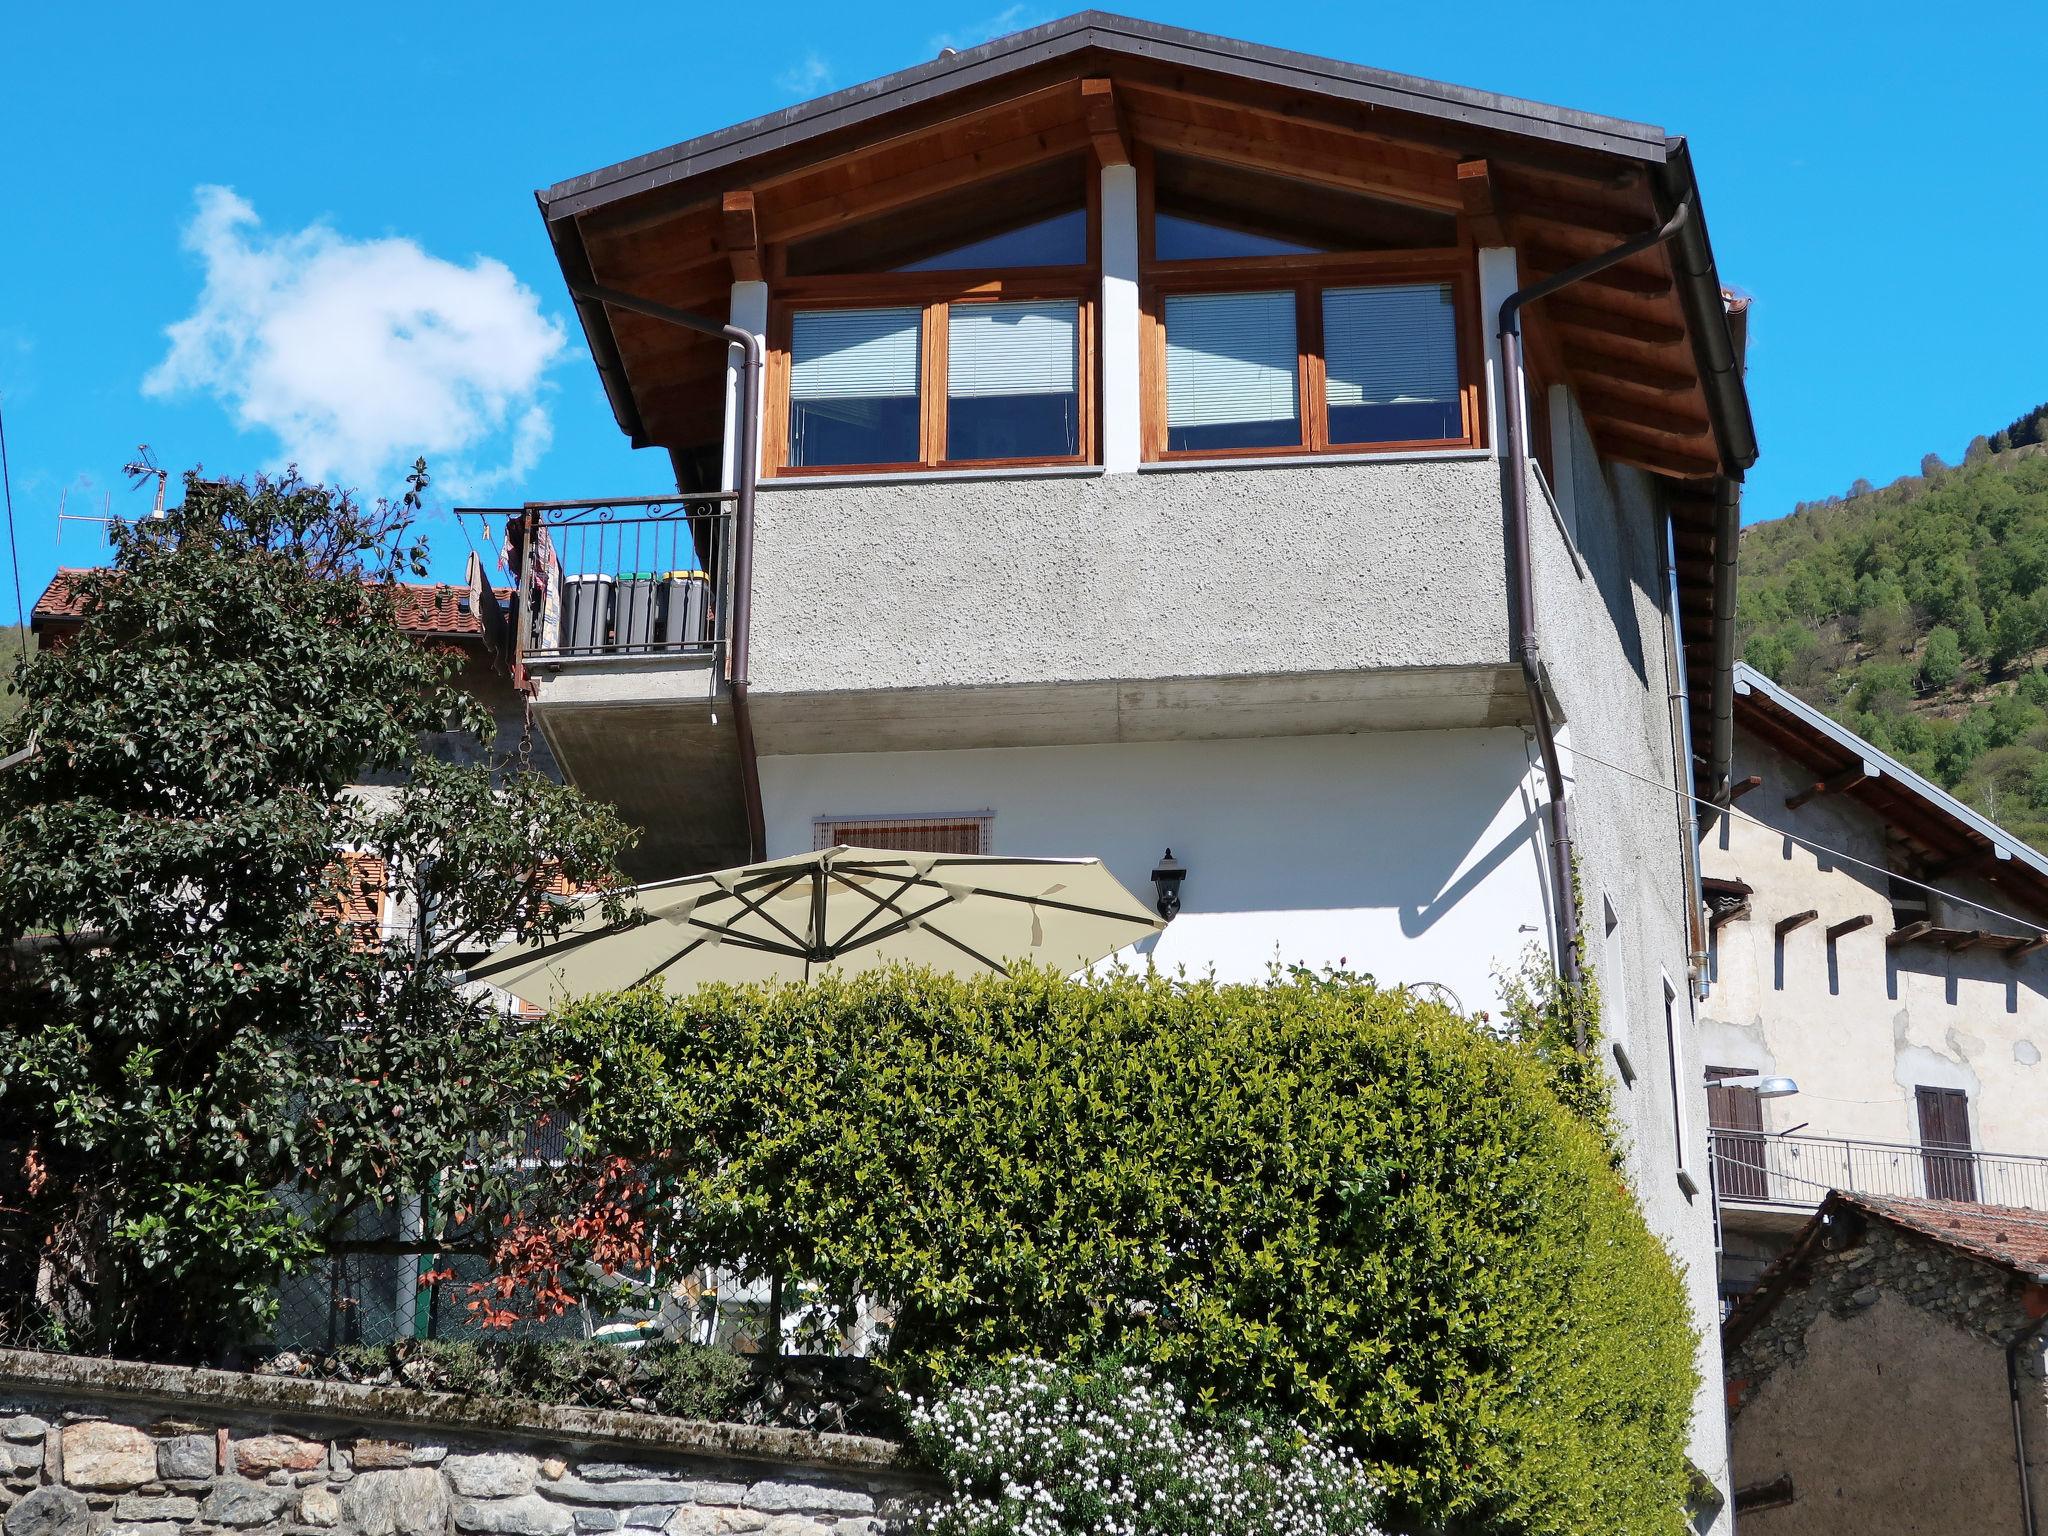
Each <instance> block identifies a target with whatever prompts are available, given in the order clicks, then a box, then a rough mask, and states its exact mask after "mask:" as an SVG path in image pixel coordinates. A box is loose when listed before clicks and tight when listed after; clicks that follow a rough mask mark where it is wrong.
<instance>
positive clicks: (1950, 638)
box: [1920, 625, 1963, 693]
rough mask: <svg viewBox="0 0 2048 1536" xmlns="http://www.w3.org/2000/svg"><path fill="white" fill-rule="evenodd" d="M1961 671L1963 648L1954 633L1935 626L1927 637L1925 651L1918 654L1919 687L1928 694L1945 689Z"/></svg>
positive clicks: (1943, 627) (1942, 626) (1941, 626)
mask: <svg viewBox="0 0 2048 1536" xmlns="http://www.w3.org/2000/svg"><path fill="white" fill-rule="evenodd" d="M1962 670H1963V648H1962V646H1961V644H1960V643H1958V641H1957V640H1956V632H1955V631H1954V630H1952V629H1950V628H1948V627H1947V626H1946V625H1937V626H1936V627H1935V628H1934V629H1932V630H1930V631H1929V632H1928V635H1927V649H1926V650H1924V651H1922V652H1921V653H1920V686H1921V687H1922V688H1923V689H1925V690H1926V691H1928V692H1929V693H1932V692H1934V691H1935V690H1936V689H1938V688H1946V687H1948V686H1949V685H1950V684H1951V683H1953V682H1954V681H1955V680H1956V676H1957V674H1958V673H1960V672H1961V671H1962Z"/></svg>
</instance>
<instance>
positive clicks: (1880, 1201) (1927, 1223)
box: [1833, 1192, 2048, 1279]
mask: <svg viewBox="0 0 2048 1536" xmlns="http://www.w3.org/2000/svg"><path fill="white" fill-rule="evenodd" d="M1833 1198H1834V1200H1836V1201H1839V1202H1840V1203H1841V1204H1843V1205H1846V1206H1849V1207H1851V1208H1853V1209H1855V1210H1859V1211H1863V1212H1865V1213H1866V1214H1868V1215H1871V1216H1875V1217H1877V1218H1878V1219H1879V1220H1881V1221H1888V1222H1890V1223H1891V1224H1892V1225H1893V1226H1895V1227H1900V1228H1903V1229H1905V1230H1906V1231H1909V1232H1912V1233H1914V1234H1916V1235H1918V1236H1920V1237H1924V1238H1928V1239H1930V1240H1931V1241H1933V1242H1937V1243H1940V1244H1941V1245H1942V1246H1944V1247H1946V1248H1952V1249H1954V1250H1955V1251H1956V1252H1958V1253H1962V1254H1967V1255H1968V1256H1969V1257H1971V1258H1973V1259H1982V1260H1983V1261H1984V1262H1985V1263H1987V1264H1997V1265H2001V1266H2002V1267H2004V1268H2006V1269H2010V1270H2013V1271H2014V1272H2015V1273H2018V1274H2022V1275H2025V1276H2027V1277H2028V1278H2029V1279H2041V1278H2043V1277H2048V1211H2035V1210H2028V1209H2026V1208H2025V1207H2022V1206H2016V1205H1966V1204H1964V1203H1963V1202H1961V1201H1958V1200H1912V1199H1907V1198H1905V1197H1903V1196H1892V1195H1852V1194H1847V1193H1840V1192H1838V1193H1837V1194H1836V1195H1835V1196H1834V1197H1833Z"/></svg>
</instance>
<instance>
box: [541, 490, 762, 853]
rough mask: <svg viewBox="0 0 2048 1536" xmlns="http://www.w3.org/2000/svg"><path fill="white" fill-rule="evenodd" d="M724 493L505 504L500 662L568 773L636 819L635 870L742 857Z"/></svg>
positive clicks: (729, 519)
mask: <svg viewBox="0 0 2048 1536" xmlns="http://www.w3.org/2000/svg"><path fill="white" fill-rule="evenodd" d="M733 504H734V497H733V496H731V495H730V494H724V495H705V496H691V497H670V498H659V497H656V498H645V497H643V498H633V499H622V500H597V501H573V502H547V503H540V502H533V503H528V504H527V505H526V506H524V507H521V508H519V509H518V511H517V512H515V513H512V514H511V515H510V516H509V517H508V519H507V537H508V542H509V543H510V545H511V547H512V552H513V557H514V559H515V561H516V562H517V569H518V570H519V572H520V582H519V589H518V591H519V596H518V599H517V601H516V603H515V606H514V612H513V618H512V630H513V633H512V661H513V665H514V669H515V671H516V672H518V673H520V674H521V675H523V676H524V677H525V678H526V679H527V680H528V681H529V682H530V683H531V685H532V688H533V718H534V723H535V725H536V726H537V727H538V728H539V729H540V731H541V734H542V735H543V736H544V737H546V739H547V742H548V745H549V747H550V748H551V749H552V750H553V752H554V754H555V760H556V761H557V762H558V763H560V764H561V766H562V771H563V773H564V774H565V775H566V776H567V777H568V779H569V780H570V781H571V782H572V783H574V784H575V785H576V786H577V787H578V788H580V789H582V790H584V791H585V792H586V793H588V794H591V795H593V796H595V797H597V798H598V799H601V800H606V801H609V802H611V803H612V804H613V805H615V806H617V807H618V809H619V811H620V813H621V814H622V815H624V816H625V818H626V819H627V820H628V821H630V822H632V823H633V824H634V825H636V826H637V827H639V828H640V829H641V841H640V845H639V847H638V848H637V849H636V850H635V852H634V855H633V856H632V858H631V859H629V861H628V871H629V873H632V874H634V875H636V876H638V877H640V878H650V879H651V878H657V877H660V876H667V875H675V874H680V873H685V872H690V871H694V870H701V869H714V868H718V867H721V866H723V865H728V864H738V863H743V862H744V861H745V859H746V857H747V835H746V815H745V808H744V803H743V800H742V796H741V787H740V785H741V776H740V760H739V742H738V738H737V734H736V731H735V728H734V721H733V712H732V710H731V708H730V707H729V705H726V694H725V686H726V679H727V660H728V654H729V640H730V632H729V624H730V616H731V612H732V604H731V602H730V600H729V594H730V592H731V565H732V536H731V535H732V524H733V513H734V505H733ZM722 706H725V707H722Z"/></svg>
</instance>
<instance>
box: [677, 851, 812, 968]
mask: <svg viewBox="0 0 2048 1536" xmlns="http://www.w3.org/2000/svg"><path fill="white" fill-rule="evenodd" d="M810 873H811V872H810V871H809V870H808V869H799V870H798V871H796V873H795V874H793V875H791V876H790V877H789V878H788V879H786V880H784V881H783V882H782V883H781V884H780V885H778V886H776V887H775V889H774V890H772V891H770V892H768V893H767V894H766V895H765V896H762V897H761V898H760V899H759V900H756V899H755V898H754V897H752V896H742V895H741V894H740V893H739V892H738V891H733V892H730V893H729V894H730V895H731V896H732V899H733V900H734V901H737V902H738V903H739V904H740V905H741V906H742V907H744V908H745V909H746V911H747V912H752V913H754V914H755V915H756V916H758V917H759V918H760V919H761V920H762V921H763V922H765V923H767V924H768V925H769V926H770V927H772V928H773V929H775V931H776V932H777V933H779V934H781V935H782V936H783V937H784V938H785V939H787V940H789V942H790V943H792V944H794V945H796V946H797V947H798V950H799V952H805V953H807V952H808V950H809V946H808V945H806V944H805V943H804V940H803V935H801V934H799V933H796V932H794V931H792V930H791V929H789V928H787V927H785V926H784V925H783V922H782V920H781V919H780V918H778V917H777V916H776V915H775V914H774V913H772V912H770V911H768V910H767V909H766V908H765V907H763V906H762V905H761V903H762V902H766V901H773V900H774V899H775V898H776V897H778V896H780V895H781V894H782V893H783V892H784V891H786V890H788V889H789V888H790V887H791V886H792V885H795V884H796V883H797V881H799V880H805V879H808V878H810ZM744 915H745V914H744V913H734V914H733V916H732V918H731V920H730V921H728V923H727V924H726V930H727V932H731V928H732V924H733V923H736V922H738V921H739V920H740V918H741V917H742V916H744ZM693 921H694V919H693ZM735 937H737V935H735Z"/></svg>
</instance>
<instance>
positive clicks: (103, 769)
mask: <svg viewBox="0 0 2048 1536" xmlns="http://www.w3.org/2000/svg"><path fill="white" fill-rule="evenodd" d="M424 483H425V469H424V465H421V466H417V467H416V470H415V475H414V479H413V489H412V491H411V493H409V494H408V496H407V497H406V498H405V500H404V501H402V502H400V503H398V504H396V505H386V504H384V503H379V504H377V505H376V506H374V507H370V508H364V507H362V506H359V505H358V504H357V503H355V502H354V501H353V500H352V499H351V498H350V497H348V496H346V495H337V494H335V493H332V492H329V491H326V490H323V489H320V488H318V487H315V486H310V485H307V484H304V483H302V482H300V481H299V480H297V479H296V478H295V477H291V476H287V477H285V478H284V479H281V480H275V481H272V480H264V479H258V480H256V481H255V482H253V483H252V484H242V483H237V482H221V481H207V480H202V479H200V478H199V477H198V476H197V475H189V476H187V477H186V487H185V500H184V504H183V506H182V507H180V508H178V509H175V510H173V511H172V512H170V513H169V514H168V515H167V516H165V517H164V518H163V519H162V520H160V521H154V520H153V521H149V522H144V523H139V524H133V525H126V526H123V525H116V529H115V550H114V561H113V564H112V566H111V567H110V568H108V569H105V570H101V571H97V572H94V573H92V574H90V575H87V576H86V577H85V578H84V579H83V581H82V583H81V592H82V596H83V600H84V603H85V606H86V611H87V617H86V620H85V623H84V625H83V627H82V629H81V631H80V632H79V634H78V635H77V636H76V637H75V639H73V640H72V641H71V642H70V643H69V644H68V645H66V646H64V647H63V648H61V649H58V650H55V651H49V652H44V653H41V654H39V655H37V656H35V657H34V658H33V659H32V660H30V661H28V662H27V663H25V664H24V665H23V666H22V667H21V668H20V669H19V671H18V673H17V683H18V686H19V687H20V690H21V692H22V694H23V696H24V708H23V711H22V713H21V716H20V717H19V719H18V720H16V721H15V722H14V723H13V724H12V725H11V726H9V727H8V728H7V729H6V732H5V734H4V735H0V746H4V747H6V748H8V749H10V750H11V749H15V748H20V747H22V746H23V745H25V744H29V745H32V747H33V750H32V751H31V752H30V755H29V756H28V757H27V758H26V759H25V760H23V761H21V762H19V763H17V764H16V765H15V766H14V767H12V768H10V769H8V770H6V771H5V772H4V773H0V936H4V938H5V939H6V940H8V941H11V949H10V952H11V954H12V956H13V963H12V964H11V966H10V967H9V968H8V970H7V971H6V972H5V974H4V977H0V1126H4V1127H5V1130H4V1132H0V1137H4V1141H0V1150H4V1152H5V1154H6V1156H5V1158H4V1161H5V1163H6V1164H8V1165H9V1166H8V1167H7V1169H6V1175H7V1185H6V1186H5V1187H6V1189H7V1193H9V1194H10V1195H12V1197H13V1198H12V1199H11V1200H10V1201H9V1204H10V1205H12V1207H13V1209H12V1210H11V1211H10V1212H9V1213H8V1216H9V1220H8V1226H7V1230H6V1233H5V1234H4V1235H5V1236H6V1238H7V1239H8V1246H7V1247H6V1249H5V1251H4V1252H0V1264H4V1265H6V1266H7V1267H8V1268H10V1269H11V1270H12V1271H13V1276H12V1278H15V1279H17V1280H19V1281H20V1282H22V1283H21V1284H20V1285H18V1286H17V1287H16V1288H15V1289H14V1291H13V1296H14V1299H15V1305H16V1306H17V1307H23V1306H26V1305H29V1296H30V1295H31V1293H32V1296H33V1304H32V1307H33V1312H34V1319H35V1320H36V1321H37V1322H38V1323H39V1325H40V1326H42V1327H44V1328H45V1329H46V1330H47V1331H48V1332H49V1333H50V1334H52V1335H53V1336H61V1337H62V1338H63V1339H64V1340H65V1341H66V1342H69V1343H73V1344H76V1345H79V1346H81V1347H92V1348H120V1349H125V1350H134V1351H139V1352H144V1353H147V1354H150V1355H154V1356H159V1357H163V1356H170V1357H178V1356H191V1355H201V1354H205V1353H207V1352H209V1351H211V1350H214V1349H216V1348H218V1347H220V1346H221V1345H223V1344H226V1343H231V1342H234V1341H236V1340H237V1339H242V1338H248V1337H250V1336H251V1334H252V1332H253V1331H254V1330H257V1329H260V1328H261V1326H262V1324H263V1322H264V1319H265V1314H266V1309H267V1308H268V1306H269V1305H270V1304H271V1298H272V1295H273V1287H274V1284H275V1281H276V1279H277V1277H278V1275H279V1274H280V1273H281V1272H282V1271H285V1270H287V1269H289V1268H291V1267H292V1266H293V1265H295V1264H298V1263H301V1262H303V1261H305V1260H306V1259H307V1258H308V1256H309V1255H310V1254H311V1253H312V1252H313V1251H314V1250H315V1249H316V1248H317V1247H319V1246H322V1245H324V1244H325V1243H327V1242H328V1241H329V1239H330V1238H331V1236H332V1233H331V1232H330V1230H329V1229H330V1227H332V1226H333V1225H334V1224H335V1223H336V1222H338V1220H339V1218H340V1216H341V1215H342V1213H344V1212H347V1211H348V1210H350V1209H351V1208H352V1207H356V1206H358V1205H360V1204H361V1203H362V1202H365V1201H369V1202H373V1203H388V1202H390V1201H393V1200H397V1199H402V1198H406V1197H411V1196H421V1197H424V1198H426V1200H427V1202H428V1203H427V1210H428V1218H427V1224H428V1227H429V1229H430V1231H429V1234H428V1235H429V1237H430V1238H431V1239H437V1240H438V1244H439V1245H440V1246H460V1245H461V1244H462V1243H463V1242H464V1241H468V1242H470V1243H472V1244H476V1243H482V1242H485V1241H487V1240H488V1235H489V1233H488V1224H487V1222H486V1220H485V1218H484V1216H483V1215H482V1214H477V1213H485V1212H489V1211H493V1210H496V1209H498V1208H499V1207H500V1205H501V1204H502V1202H503V1200H504V1199H506V1198H509V1192H508V1191H507V1190H506V1188H505V1187H504V1185H503V1178H504V1175H503V1174H502V1173H500V1172H497V1171H495V1170H496V1169H498V1168H500V1167H501V1166H502V1164H500V1163H497V1162H494V1161H493V1160H492V1159H491V1158H490V1156H489V1155H488V1153H489V1149H490V1148H491V1147H493V1146H495V1145H497V1144H498V1142H499V1141H500V1140H501V1139H503V1138H510V1137H514V1136H517V1135H520V1134H523V1133H524V1132H525V1131H526V1130H527V1129H528V1128H529V1126H530V1123H531V1118H532V1116H533V1114H534V1113H535V1109H534V1106H535V1105H536V1103H538V1102H542V1101H543V1096H544V1095H545V1093H546V1091H547V1090H546V1080H547V1065H546V1063H545V1062H544V1061H543V1060H541V1059H540V1058H539V1057H538V1055H537V1054H536V1052H535V1050H534V1048H533V1047H532V1046H531V1044H530V1043H529V1042H528V1041H527V1040H525V1038H524V1037H522V1036H521V1034H520V1033H519V1032H518V1031H517V1030H516V1029H514V1028H513V1027H512V1026H511V1025H510V1024H509V1023H508V1022H507V1021H506V1020H505V1019H504V1018H502V1017H501V1016H500V1014H499V1013H498V1011H497V1010H495V1009H494V1008H493V1007H492V1006H491V1005H490V1004H489V1003H488V1002H487V1001H486V1000H485V999H484V998H483V997H480V996H475V995H472V994H471V991H469V990H466V989H465V988H464V987H463V986H462V985H461V984H460V977H459V973H458V972H457V971H456V970H455V969H454V967H453V965H452V963H451V956H452V952H453V950H454V948H455V946H457V945H458V944H460V943H463V942H468V943H478V942H485V943H487V942H489V941H490V940H491V939H492V938H494V937H495V936H496V935H498V934H500V933H502V932H504V931H507V930H511V931H514V932H518V933H523V934H529V935H535V934H545V933H547V932H549V931H552V930H555V929H557V928H558V927H559V925H560V923H561V922H562V921H563V917H562V914H561V912H560V910H559V908H558V907H557V905H556V904H555V903H554V902H553V901H552V900H550V898H549V895H548V892H549V890H550V889H551V888H553V887H554V886H555V885H556V884H557V883H558V882H560V881H564V880H566V881H569V882H573V883H575V884H577V885H582V886H589V887H592V888H595V889H598V890H600V891H602V892H605V893H608V894H607V896H606V899H607V900H613V899H615V897H614V896H612V895H610V894H609V893H614V892H615V891H616V889H617V877H616V876H615V875H614V874H612V873H611V871H612V866H613V864H614V861H615V856H616V854H617V853H618V851H619V850H620V849H621V847H622V845H623V839H624V833H623V829H622V828H621V826H620V825H619V823H618V821H617V819H616V817H615V816H614V815H613V814H612V813H611V812H610V811H609V810H607V809H603V808H599V807H596V806H594V805H592V804H591V803H589V802H587V801H584V800H583V799H582V798H581V797H579V796H578V795H577V794H576V793H575V792H574V791H572V790H569V789H565V788H563V787H561V786H559V785H556V784H554V783H552V782H550V781H548V780H546V779H544V778H542V777H540V776H537V775H535V774H532V773H529V772H521V771H517V770H516V769H514V768H513V767H512V766H511V765H509V764H498V765H494V766H493V765H486V766H478V767H470V768H455V767H450V766H447V765H444V764H439V763H435V762H433V761H431V760H430V758H429V757H428V749H427V746H426V738H427V737H428V736H429V734H430V733H438V732H441V731H443V730H445V729H448V728H451V727H452V728H453V729H455V730H457V731H459V732H462V733H468V734H472V735H481V734H483V733H484V732H486V731H487V729H488V722H489V716H488V714H487V713H486V712H485V711H484V710H483V709H482V707H481V706H480V705H479V704H477V703H476V702H475V701H474V700H472V699H470V698H468V697H466V696H465V695H464V694H463V693H461V692H460V691H459V690H458V689H457V688H456V687H455V685H454V683H453V680H452V679H453V677H454V673H455V660H454V658H453V657H451V656H450V655H448V654H447V653H445V652H437V651H435V650H432V649H429V648H427V647H425V646H422V645H420V644H418V643H416V642H414V641H413V640H411V639H408V638H407V637H406V636H405V635H403V634H401V633H400V631H399V629H398V627H397V625H396V623H395V620H394V613H395V609H394V584H395V582H396V580H397V578H398V577H399V575H400V574H401V573H405V572H412V573H419V572H421V571H422V570H423V559H424V551H423V549H422V547H421V546H420V545H419V544H418V543H417V542H416V541H415V540H413V538H412V536H411V533H410V525H411V518H412V516H413V514H414V512H415V510H416V508H417V505H418V493H419V490H420V488H421V487H422V486H423V485H424ZM370 770H375V771H379V772H380V773H382V774H384V775H387V776H396V777H397V778H399V779H400V781H401V783H400V787H399V788H397V789H396V790H395V792H389V793H384V794H380V795H377V796H366V795H363V794H359V793H357V792H355V791H354V790H353V789H352V785H353V784H354V783H355V782H356V781H358V780H359V778H360V777H361V776H362V775H363V774H364V773H365V772H366V771H370ZM343 851H353V852H354V853H355V854H358V855H361V856H363V857H361V858H355V859H348V858H342V857H339V856H338V855H339V854H340V853H341V852H343ZM380 867H381V869H382V870H383V871H384V875H383V877H382V878H381V879H380V878H379V877H378V876H377V875H376V874H375V871H376V870H378V869H379V868H380ZM386 891H388V893H389V894H390V895H391V896H393V897H394V898H397V899H402V900H404V901H407V902H409V903H410V904H411V906H412V907H413V909H414V910H425V911H429V912H431V913H432V914H433V915H434V919H435V921H434V923H433V924H432V925H417V926H411V925H409V926H408V927H407V929H406V931H404V932H390V933H386V932H380V931H376V930H374V929H371V930H366V929H364V928H363V927H361V926H358V925H356V924H353V923H348V922H344V921H343V920H342V919H343V915H344V914H345V913H346V912H348V911H349V910H350V908H351V904H352V903H359V902H360V901H361V900H363V899H364V898H366V897H373V896H376V895H379V894H383V893H385V892H386ZM437 1176H438V1177H437ZM287 1194H289V1195H291V1197H292V1198H291V1199H289V1200H287V1199H286V1198H284V1196H285V1195H287ZM463 1207H473V1208H474V1211H473V1213H472V1215H471V1217H470V1219H469V1220H468V1221H467V1222H461V1221H458V1219H457V1217H458V1212H459V1211H460V1209H461V1208H463ZM4 1304H5V1303H0V1305H4ZM17 1321H20V1320H19V1319H17Z"/></svg>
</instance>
